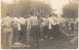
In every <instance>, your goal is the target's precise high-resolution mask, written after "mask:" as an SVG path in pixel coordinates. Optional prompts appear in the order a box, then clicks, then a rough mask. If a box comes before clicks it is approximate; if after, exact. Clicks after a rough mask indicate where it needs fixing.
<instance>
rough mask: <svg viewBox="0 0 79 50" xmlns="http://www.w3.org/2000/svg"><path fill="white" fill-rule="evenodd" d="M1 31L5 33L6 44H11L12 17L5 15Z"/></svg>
mask: <svg viewBox="0 0 79 50" xmlns="http://www.w3.org/2000/svg"><path fill="white" fill-rule="evenodd" d="M2 32H3V34H4V35H5V36H4V37H5V39H6V45H8V46H9V45H12V42H13V29H12V17H10V16H6V17H4V18H3V19H2Z"/></svg>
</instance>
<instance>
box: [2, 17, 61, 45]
mask: <svg viewBox="0 0 79 50" xmlns="http://www.w3.org/2000/svg"><path fill="white" fill-rule="evenodd" d="M60 18H61V17H60ZM60 22H62V20H60V21H59V18H58V17H57V16H50V17H37V16H29V17H26V18H24V17H20V16H19V17H10V16H7V17H5V18H3V20H2V26H3V32H5V33H7V34H6V35H7V36H8V37H7V38H8V42H9V44H10V45H12V43H17V42H22V43H26V44H29V43H32V42H35V43H39V42H38V40H44V38H47V37H49V38H50V39H53V35H52V34H53V32H55V31H57V30H56V29H57V28H53V27H54V26H56V25H57V24H59V23H60ZM4 27H5V28H4ZM4 30H5V31H4ZM47 31H48V32H47ZM37 46H38V45H37Z"/></svg>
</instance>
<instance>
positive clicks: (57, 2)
mask: <svg viewBox="0 0 79 50" xmlns="http://www.w3.org/2000/svg"><path fill="white" fill-rule="evenodd" d="M36 1H37V0H36ZM40 1H44V2H45V1H46V2H48V3H49V4H50V6H51V8H53V9H56V11H55V12H56V13H57V14H62V11H61V10H62V7H63V5H65V4H67V3H68V0H40ZM3 2H5V3H8V4H11V3H13V2H14V0H3Z"/></svg>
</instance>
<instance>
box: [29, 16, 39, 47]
mask: <svg viewBox="0 0 79 50" xmlns="http://www.w3.org/2000/svg"><path fill="white" fill-rule="evenodd" d="M30 22H31V34H32V37H33V42H34V46H35V47H36V48H39V41H38V40H39V30H40V25H39V19H38V17H37V16H31V17H30Z"/></svg>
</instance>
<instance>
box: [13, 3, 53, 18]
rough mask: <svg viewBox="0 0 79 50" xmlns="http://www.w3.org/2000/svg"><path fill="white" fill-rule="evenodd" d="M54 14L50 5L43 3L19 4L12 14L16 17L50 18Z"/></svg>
mask: <svg viewBox="0 0 79 50" xmlns="http://www.w3.org/2000/svg"><path fill="white" fill-rule="evenodd" d="M51 13H52V8H50V6H49V5H48V4H44V3H41V2H32V1H31V2H30V1H27V2H23V3H21V2H19V3H18V4H16V6H15V9H14V11H13V12H12V14H14V15H15V16H22V17H24V16H28V15H32V16H48V15H50V14H51Z"/></svg>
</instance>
